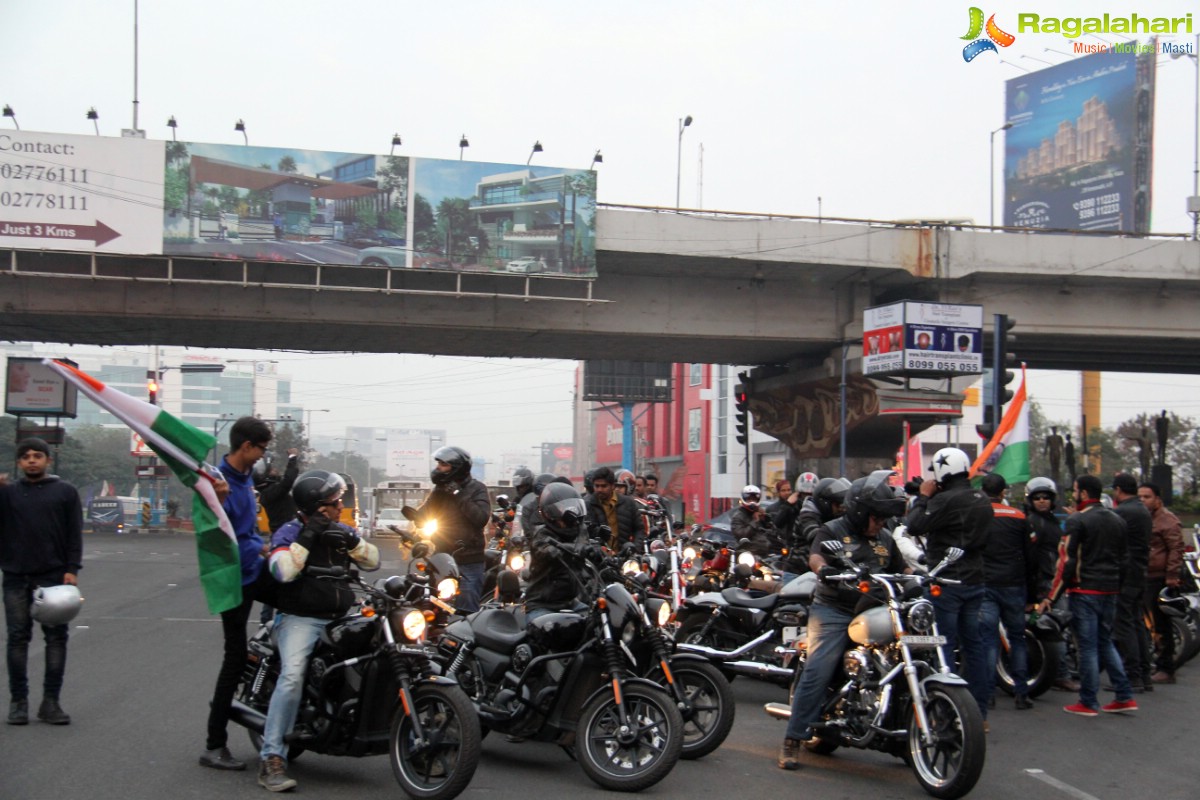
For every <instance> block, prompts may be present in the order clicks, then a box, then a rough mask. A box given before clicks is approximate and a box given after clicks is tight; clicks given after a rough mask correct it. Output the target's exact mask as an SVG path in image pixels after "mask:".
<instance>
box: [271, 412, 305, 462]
mask: <svg viewBox="0 0 1200 800" xmlns="http://www.w3.org/2000/svg"><path fill="white" fill-rule="evenodd" d="M292 449H295V451H296V452H297V453H299V454H300V456H301V458H303V457H304V454H305V453H307V452H308V434H307V432H306V431H305V430H304V425H303V424H301V423H299V422H288V423H285V424H283V425H279V426H276V428H275V435H274V436H273V437H272V439H271V450H272V451H273V453H274V457H275V459H276V461H277V462H279V463H283V462H284V461H286V460H287V453H288V450H292Z"/></svg>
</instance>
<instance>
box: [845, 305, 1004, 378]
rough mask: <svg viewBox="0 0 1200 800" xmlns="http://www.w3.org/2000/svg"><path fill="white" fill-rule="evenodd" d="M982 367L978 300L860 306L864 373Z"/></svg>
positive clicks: (938, 372) (965, 371)
mask: <svg viewBox="0 0 1200 800" xmlns="http://www.w3.org/2000/svg"><path fill="white" fill-rule="evenodd" d="M981 372H983V306H978V305H952V304H949V303H915V302H910V301H907V300H906V301H903V302H899V303H892V304H890V305H886V306H873V307H871V308H868V309H866V310H865V311H864V312H863V374H864V375H923V374H929V375H945V374H958V375H975V374H979V373H981Z"/></svg>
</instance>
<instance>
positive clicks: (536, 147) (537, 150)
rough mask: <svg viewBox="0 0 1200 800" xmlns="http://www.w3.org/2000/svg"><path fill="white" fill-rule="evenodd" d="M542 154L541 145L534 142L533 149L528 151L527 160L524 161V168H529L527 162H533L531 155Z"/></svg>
mask: <svg viewBox="0 0 1200 800" xmlns="http://www.w3.org/2000/svg"><path fill="white" fill-rule="evenodd" d="M540 152H542V143H541V142H534V143H533V149H532V150H530V151H529V158H527V159H525V166H527V167H528V166H529V162H530V161H533V154H534V153H540Z"/></svg>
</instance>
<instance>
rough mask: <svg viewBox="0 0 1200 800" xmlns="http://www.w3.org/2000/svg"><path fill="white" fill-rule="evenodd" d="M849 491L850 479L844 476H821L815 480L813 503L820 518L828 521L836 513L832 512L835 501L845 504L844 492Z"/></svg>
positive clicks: (838, 503)
mask: <svg viewBox="0 0 1200 800" xmlns="http://www.w3.org/2000/svg"><path fill="white" fill-rule="evenodd" d="M849 491H850V481H848V480H846V479H845V478H821V480H819V481H817V486H816V488H815V489H813V496H812V499H813V503H815V504H816V506H817V511H819V512H820V513H821V520H822V521H823V522H829V520H831V519H833V518H834V517H835V516H837V514H835V513H834V510H833V506H834V504H835V503H836V504H837V505H839V506H843V507H844V506H845V505H846V493H847V492H849Z"/></svg>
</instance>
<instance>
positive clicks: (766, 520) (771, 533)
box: [729, 483, 783, 558]
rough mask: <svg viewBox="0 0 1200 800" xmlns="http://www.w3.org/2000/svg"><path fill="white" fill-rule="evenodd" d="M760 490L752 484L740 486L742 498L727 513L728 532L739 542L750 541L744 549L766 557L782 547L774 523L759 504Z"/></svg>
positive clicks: (760, 556)
mask: <svg viewBox="0 0 1200 800" xmlns="http://www.w3.org/2000/svg"><path fill="white" fill-rule="evenodd" d="M761 499H762V490H761V489H759V488H758V487H757V486H755V485H754V484H752V483H751V484H747V485H746V486H743V487H742V500H741V502H740V503H738V507H737V508H735V509H734V510H733V513H732V514H730V515H729V532H730V533H732V534H733V538H734V539H736V540H737V541H738V542H739V543H740V542H741V541H742V540H743V539H746V540H748V541H749V542H750V544H748V545H747V547H746V549H747V550H749V551H750V552H751V553H753V554H754V555H756V556H758V557H759V558H766V557H767V556H769V555H771V554H772V553H778V552H779V551H780V550H782V549H783V541H782V539H780V538H779V534H778V532H777V531H776V529H775V524H774V523H773V522H772V521H771V518H770V517H769V516H767V512H766V509H764V508H763V507H762V506H761V505H760V504H759V500H761Z"/></svg>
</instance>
